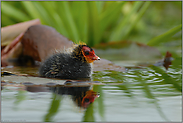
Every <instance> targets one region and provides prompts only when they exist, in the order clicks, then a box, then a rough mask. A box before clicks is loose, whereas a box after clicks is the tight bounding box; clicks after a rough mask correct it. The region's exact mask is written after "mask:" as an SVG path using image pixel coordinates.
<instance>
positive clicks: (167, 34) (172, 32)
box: [147, 24, 182, 46]
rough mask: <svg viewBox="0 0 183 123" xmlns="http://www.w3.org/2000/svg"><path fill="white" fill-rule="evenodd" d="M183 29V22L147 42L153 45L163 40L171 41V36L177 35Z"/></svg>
mask: <svg viewBox="0 0 183 123" xmlns="http://www.w3.org/2000/svg"><path fill="white" fill-rule="evenodd" d="M181 30H182V24H181V25H179V26H176V27H174V28H173V29H171V30H168V31H167V32H165V33H163V34H161V35H159V36H157V37H155V38H153V39H151V40H150V41H149V42H148V43H147V44H148V45H149V46H153V45H158V44H160V43H162V42H167V41H171V40H168V39H169V38H171V37H172V36H173V35H175V34H176V33H177V32H179V31H181Z"/></svg>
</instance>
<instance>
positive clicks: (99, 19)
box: [1, 1, 182, 46]
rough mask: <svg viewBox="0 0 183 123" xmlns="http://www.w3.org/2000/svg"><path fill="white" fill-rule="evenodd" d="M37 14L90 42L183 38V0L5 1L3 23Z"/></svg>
mask: <svg viewBox="0 0 183 123" xmlns="http://www.w3.org/2000/svg"><path fill="white" fill-rule="evenodd" d="M36 18H39V19H40V20H41V23H42V24H43V25H48V26H51V27H53V28H55V29H56V30H57V31H58V32H60V33H61V34H62V35H64V36H65V37H67V38H69V39H71V40H72V41H74V42H78V41H83V42H86V43H87V44H88V45H89V46H95V45H97V44H99V43H106V42H112V41H115V42H118V41H125V40H129V41H135V42H141V43H145V44H148V45H151V46H152V45H156V46H157V45H164V43H167V42H169V43H170V42H171V43H170V44H171V45H172V44H174V45H178V46H181V41H182V32H181V31H182V1H173V2H172V1H166V2H159V1H153V2H151V1H34V2H33V1H16V2H15V1H2V2H1V26H2V27H4V26H8V25H12V24H15V23H20V22H23V21H29V20H32V19H36ZM172 42H174V43H172Z"/></svg>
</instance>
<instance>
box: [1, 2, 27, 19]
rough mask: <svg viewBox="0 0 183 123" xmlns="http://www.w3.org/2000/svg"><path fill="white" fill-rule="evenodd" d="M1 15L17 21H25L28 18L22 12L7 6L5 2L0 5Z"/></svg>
mask: <svg viewBox="0 0 183 123" xmlns="http://www.w3.org/2000/svg"><path fill="white" fill-rule="evenodd" d="M1 11H2V14H5V15H8V16H10V17H11V18H14V19H16V20H18V21H20V22H21V21H27V20H29V19H30V18H29V17H28V16H27V15H26V14H25V13H24V12H22V11H21V10H20V9H17V8H15V7H14V6H12V5H10V4H7V3H6V2H3V3H2V8H1Z"/></svg>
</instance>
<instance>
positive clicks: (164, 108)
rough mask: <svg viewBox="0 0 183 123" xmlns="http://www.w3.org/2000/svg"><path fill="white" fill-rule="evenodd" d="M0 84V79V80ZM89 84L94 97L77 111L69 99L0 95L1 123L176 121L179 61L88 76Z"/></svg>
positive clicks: (10, 90) (10, 91)
mask: <svg viewBox="0 0 183 123" xmlns="http://www.w3.org/2000/svg"><path fill="white" fill-rule="evenodd" d="M113 62H115V63H116V64H118V65H121V66H123V65H124V64H127V63H128V62H127V61H113ZM2 79H3V78H2ZM93 81H100V82H102V83H104V85H93V91H95V92H98V93H99V94H100V96H99V98H96V99H95V101H94V102H93V103H92V104H90V105H89V107H88V108H86V109H82V108H80V107H78V106H77V105H76V103H75V102H73V100H72V99H71V98H72V97H71V96H70V95H59V94H55V93H53V92H51V91H50V92H30V91H24V90H21V89H19V88H21V87H5V88H3V90H2V91H1V120H2V121H4V122H11V121H12V122H43V121H52V122H82V121H95V122H101V121H103V122H114V121H118V122H125V121H134V122H137V121H149V122H150V121H154V122H156V121H159V122H160V121H164V122H165V121H174V122H180V121H181V120H182V57H180V56H176V57H174V61H173V64H172V65H171V67H170V68H169V69H168V71H166V70H165V68H164V67H155V66H152V67H144V68H129V69H128V70H127V72H117V71H100V72H94V74H93Z"/></svg>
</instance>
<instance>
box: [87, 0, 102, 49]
mask: <svg viewBox="0 0 183 123" xmlns="http://www.w3.org/2000/svg"><path fill="white" fill-rule="evenodd" d="M87 7H88V36H89V37H88V45H89V46H94V45H95V44H97V43H98V42H99V29H98V28H99V14H98V11H97V5H96V4H95V1H89V2H87Z"/></svg>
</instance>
